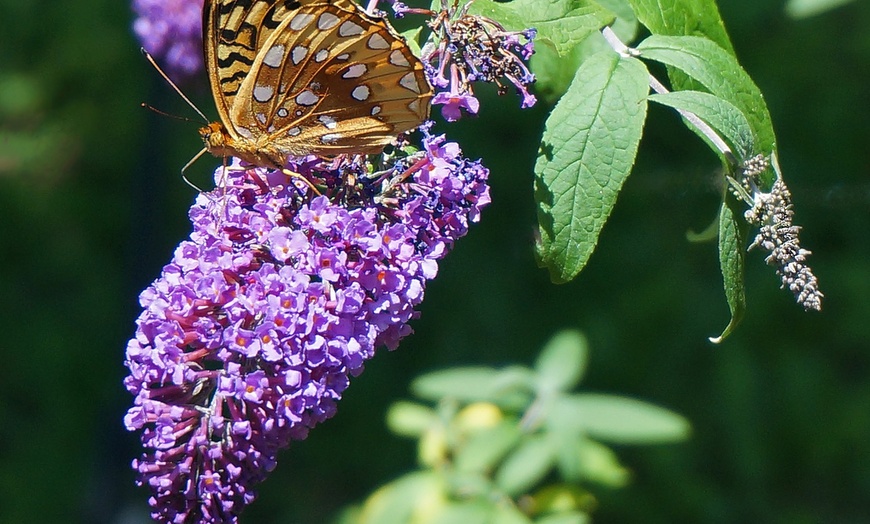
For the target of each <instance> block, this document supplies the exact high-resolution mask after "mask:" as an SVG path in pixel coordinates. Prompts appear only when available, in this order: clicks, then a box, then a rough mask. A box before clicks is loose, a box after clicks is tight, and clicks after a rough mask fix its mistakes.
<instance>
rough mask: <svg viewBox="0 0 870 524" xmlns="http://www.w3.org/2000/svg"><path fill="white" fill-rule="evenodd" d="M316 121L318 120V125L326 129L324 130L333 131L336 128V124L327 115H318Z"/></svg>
mask: <svg viewBox="0 0 870 524" xmlns="http://www.w3.org/2000/svg"><path fill="white" fill-rule="evenodd" d="M317 120H319V121H320V123H321V124H323V125H324V126H325V127H326V129H335V128H336V127H338V123H337V122H336V121H335V119H334V118H332V117H331V116H329V115H320V116H319V117H318V118H317Z"/></svg>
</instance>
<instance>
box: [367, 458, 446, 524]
mask: <svg viewBox="0 0 870 524" xmlns="http://www.w3.org/2000/svg"><path fill="white" fill-rule="evenodd" d="M443 492H444V486H443V483H442V482H441V480H440V479H439V478H438V476H437V475H436V474H434V473H433V472H431V471H427V472H418V473H410V474H408V475H405V476H403V477H400V478H398V479H397V480H394V481H393V482H390V483H389V484H387V485H385V486H382V487H380V488H378V490H377V491H375V492H374V493H372V494H371V495H370V496H369V498H368V499H366V501H365V503H364V504H363V507H362V512H361V515H360V517H359V520H358V521H357V522H358V524H407V523H408V522H412V521H413V520H414V516H415V515H419V514H420V513H421V511H426V512H427V513H437V512H438V511H439V510H440V508H441V507H443V504H444V498H445V497H444V495H443Z"/></svg>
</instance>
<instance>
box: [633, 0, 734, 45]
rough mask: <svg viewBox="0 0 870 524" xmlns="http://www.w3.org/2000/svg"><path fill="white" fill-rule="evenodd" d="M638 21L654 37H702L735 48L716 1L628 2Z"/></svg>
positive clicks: (641, 0) (642, 0)
mask: <svg viewBox="0 0 870 524" xmlns="http://www.w3.org/2000/svg"><path fill="white" fill-rule="evenodd" d="M629 1H630V2H631V7H632V9H633V10H634V13H635V15H637V18H638V20H640V23H642V24H643V25H644V26H646V28H647V29H649V31H650V33H652V34H654V35H670V36H687V35H691V36H703V37H707V38H709V39H710V40H712V41H714V42H716V43H717V44H719V46H720V47H722V48H723V49H727V50H728V51H729V52H730V53H731V54H732V55H733V54H734V48H733V46H732V45H731V40H730V39H729V38H728V32H727V31H725V23H724V22H723V21H722V17H721V16H720V15H719V7H718V6H717V5H716V2H715V0H669V1H668V2H665V3H663V2H661V0H629Z"/></svg>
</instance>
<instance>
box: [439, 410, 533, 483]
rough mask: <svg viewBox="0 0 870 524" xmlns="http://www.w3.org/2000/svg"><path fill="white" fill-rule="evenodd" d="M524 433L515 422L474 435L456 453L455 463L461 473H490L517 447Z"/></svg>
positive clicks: (505, 423)
mask: <svg viewBox="0 0 870 524" xmlns="http://www.w3.org/2000/svg"><path fill="white" fill-rule="evenodd" d="M521 436H522V433H521V432H520V429H519V427H518V426H517V424H516V423H515V422H513V421H511V422H504V423H502V424H499V425H498V426H496V427H494V428H490V429H487V430H484V431H479V432H477V433H474V434H473V435H471V437H469V439H468V441H467V442H466V443H465V444H463V445H461V446H460V447H459V449H458V450H456V451H454V463H455V465H456V469H457V470H459V471H465V472H469V471H473V472H479V473H484V472H489V471H491V470H493V469H494V468H495V465H496V464H497V463H498V462H499V461H500V460H501V459H502V458H504V456H505V455H506V454H507V453H508V452H509V451H510V450H511V449H513V447H514V446H516V444H517V442H518V441H519V440H520V437H521Z"/></svg>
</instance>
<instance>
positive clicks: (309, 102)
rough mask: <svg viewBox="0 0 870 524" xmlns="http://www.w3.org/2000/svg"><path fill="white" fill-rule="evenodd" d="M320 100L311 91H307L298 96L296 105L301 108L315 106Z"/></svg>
mask: <svg viewBox="0 0 870 524" xmlns="http://www.w3.org/2000/svg"><path fill="white" fill-rule="evenodd" d="M318 100H320V98H319V97H318V96H317V95H315V94H314V93H312V92H311V91H308V90H305V91H302V92H301V93H299V94H298V95H296V103H297V104H299V105H300V106H313V105H314V104H316V103H317V101H318Z"/></svg>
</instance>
